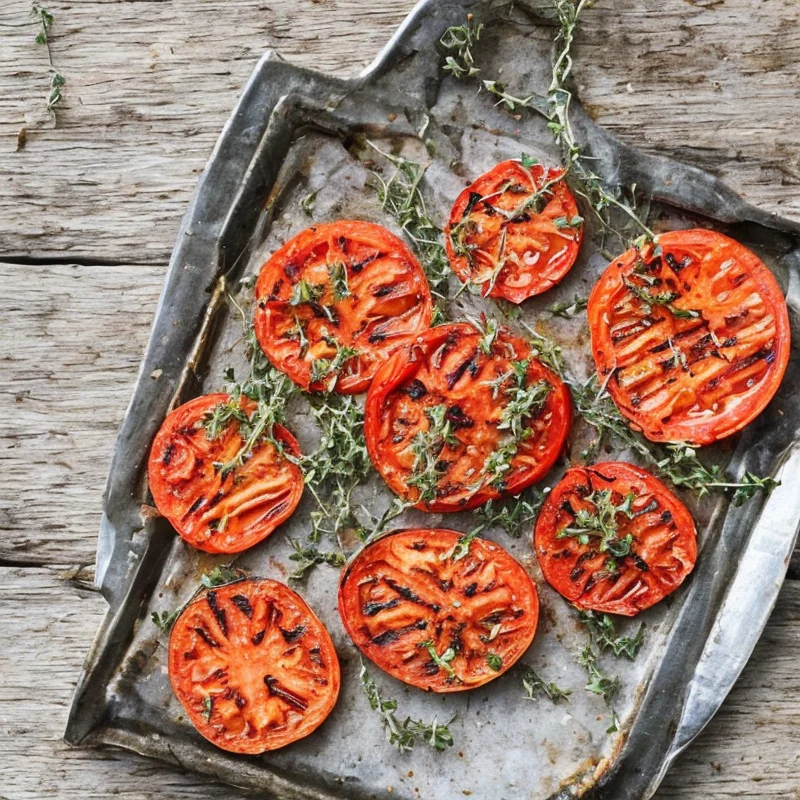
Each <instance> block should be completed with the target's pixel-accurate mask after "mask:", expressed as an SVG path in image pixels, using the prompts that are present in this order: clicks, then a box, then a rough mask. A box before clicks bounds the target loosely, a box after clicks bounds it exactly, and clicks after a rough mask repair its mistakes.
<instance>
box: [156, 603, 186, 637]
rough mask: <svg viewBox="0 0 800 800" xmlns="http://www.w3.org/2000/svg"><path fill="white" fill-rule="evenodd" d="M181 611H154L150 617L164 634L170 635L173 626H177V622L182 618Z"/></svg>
mask: <svg viewBox="0 0 800 800" xmlns="http://www.w3.org/2000/svg"><path fill="white" fill-rule="evenodd" d="M180 613H181V609H180V608H179V609H177V610H176V611H161V612H160V613H159V612H158V611H153V613H152V614H151V615H150V619H152V620H153V622H154V623H155V624H156V625H157V626H158V627H159V628H160V629H161V632H162V633H169V632H170V631H171V630H172V626H173V625H174V624H175V620H176V619H178V617H179V616H180Z"/></svg>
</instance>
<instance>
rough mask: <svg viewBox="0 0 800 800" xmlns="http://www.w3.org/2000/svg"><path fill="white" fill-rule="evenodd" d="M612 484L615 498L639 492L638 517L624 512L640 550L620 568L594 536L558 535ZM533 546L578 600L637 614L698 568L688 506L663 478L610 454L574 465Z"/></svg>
mask: <svg viewBox="0 0 800 800" xmlns="http://www.w3.org/2000/svg"><path fill="white" fill-rule="evenodd" d="M606 490H611V491H612V492H613V495H612V497H614V501H615V505H616V504H619V502H620V501H621V500H623V499H624V498H625V496H626V495H627V494H628V493H629V492H632V493H633V494H634V497H635V500H634V503H633V513H634V514H635V517H634V518H633V519H628V518H627V517H626V516H625V515H623V514H619V515H617V517H616V520H617V523H618V534H617V535H618V537H625V536H626V535H627V534H628V533H630V534H631V535H632V537H633V543H632V545H631V551H632V555H628V556H624V557H621V558H619V559H617V562H618V566H617V571H616V572H615V573H613V574H610V573H609V571H608V569H607V564H608V560H607V558H608V557H607V555H606V554H603V553H599V552H598V551H597V549H596V547H593V546H592V541H590V543H589V544H581V543H580V542H579V540H578V539H577V538H575V537H573V536H565V537H563V538H558V537H557V534H558V533H559V532H560V531H562V530H563V529H564V528H566V527H568V526H569V525H572V524H573V523H574V521H575V516H574V512H576V511H577V510H579V509H582V508H585V509H587V510H588V511H589V512H593V511H595V510H596V507H595V506H594V505H593V503H592V502H591V501H589V500H587V499H586V498H587V497H588V496H589V494H590V493H591V492H597V491H606ZM533 548H534V550H535V552H536V556H537V558H538V559H539V565H540V566H541V568H542V573H543V575H544V577H545V579H546V580H547V582H548V583H549V584H550V585H551V586H552V587H553V588H554V589H555V590H556V591H557V592H558V593H559V594H560V595H562V597H564V598H566V599H567V600H569V601H570V602H571V603H572V604H573V605H575V606H576V607H577V608H580V609H591V610H594V611H601V612H605V613H608V614H621V615H623V616H626V617H632V616H635V615H636V614H638V613H639V612H640V611H644V609H646V608H649V607H650V606H652V605H654V604H655V603H657V602H659V601H660V600H662V599H663V598H664V597H666V596H667V595H668V594H670V593H671V592H673V591H675V589H677V588H678V586H680V585H681V583H683V581H684V579H685V578H686V576H687V575H688V574H689V573H690V572H691V571H692V570H693V569H694V565H695V562H696V560H697V531H696V529H695V525H694V520H693V519H692V516H691V514H690V513H689V511H688V510H687V508H686V506H684V505H683V503H681V501H680V500H679V499H678V498H677V497H675V495H674V494H672V492H670V491H669V489H667V487H666V486H664V484H663V483H661V481H659V480H658V479H657V478H655V477H654V476H653V475H651V474H650V473H649V472H646V471H645V470H643V469H640V468H639V467H636V466H634V465H633V464H628V463H625V462H622V461H619V462H613V461H610V462H604V463H600V464H594V465H592V466H590V467H572V468H571V469H569V470H567V472H566V474H565V475H564V477H563V478H562V479H561V481H560V482H559V483H558V485H557V486H556V487H555V488H554V489H553V490H552V491H551V492H550V493H549V494H548V496H547V498H546V499H545V501H544V504H543V506H542V510H541V512H540V513H539V517H538V519H537V520H536V526H535V529H534V540H533Z"/></svg>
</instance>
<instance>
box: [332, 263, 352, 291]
mask: <svg viewBox="0 0 800 800" xmlns="http://www.w3.org/2000/svg"><path fill="white" fill-rule="evenodd" d="M328 277H329V278H330V281H331V289H332V290H333V297H334V299H335V300H344V298H345V297H350V295H351V294H352V293H351V292H350V285H349V284H348V282H347V265H346V264H343V263H342V262H341V261H337V262H336V263H334V264H330V265H329V266H328Z"/></svg>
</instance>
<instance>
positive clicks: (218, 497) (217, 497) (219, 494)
mask: <svg viewBox="0 0 800 800" xmlns="http://www.w3.org/2000/svg"><path fill="white" fill-rule="evenodd" d="M223 497H225V492H223V491H219V492H217V493H216V494H215V495H214V496H213V497H212V498H211V500H209V501H208V507H209V508H214V506H215V505H216V504H217V503H219V501H220V500H222V498H223Z"/></svg>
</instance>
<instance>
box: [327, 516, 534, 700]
mask: <svg viewBox="0 0 800 800" xmlns="http://www.w3.org/2000/svg"><path fill="white" fill-rule="evenodd" d="M460 539H461V534H460V533H457V532H456V531H448V530H441V529H435V530H425V529H421V530H406V531H399V532H395V533H391V534H389V535H387V536H384V537H383V538H381V539H379V540H378V541H376V542H375V543H373V544H371V545H368V546H367V547H365V548H364V549H363V550H362V551H361V552H360V553H359V554H358V555H357V556H356V557H355V558H354V559H353V561H352V562H351V563H350V565H349V566H348V567H347V568H346V569H345V571H344V573H343V575H342V581H341V584H340V586H339V614H340V615H341V617H342V622H343V623H344V626H345V628H346V629H347V632H348V633H349V634H350V637H351V638H352V639H353V641H354V642H355V644H356V646H357V647H358V648H359V649H360V650H361V651H362V652H363V653H364V655H366V656H367V657H368V658H369V659H370V660H372V661H374V662H375V664H377V665H378V666H379V667H380V668H381V669H383V670H385V671H386V672H388V673H389V674H390V675H392V676H393V677H395V678H397V679H398V680H401V681H404V682H405V683H410V684H411V685H412V686H418V687H419V688H420V689H425V690H427V691H432V692H459V691H462V690H464V689H474V688H476V687H477V686H482V685H483V684H484V683H487V682H488V681H491V680H493V679H494V678H496V677H498V676H499V675H502V674H503V673H504V672H505V671H506V670H507V669H509V668H510V667H511V665H512V664H513V663H514V662H515V661H516V660H517V659H518V658H519V657H520V656H521V655H522V654H523V653H524V652H525V651H526V650H527V649H528V647H529V645H530V643H531V642H532V641H533V636H534V634H535V633H536V623H537V621H538V618H539V598H538V595H537V594H536V587H535V586H534V585H533V581H532V580H531V579H530V577H529V576H528V573H527V572H525V570H524V569H523V568H522V567H521V566H520V565H519V564H518V563H517V562H516V561H515V560H514V559H513V558H512V557H511V556H510V555H509V554H508V553H507V552H506V551H505V550H503V548H502V547H500V545H497V544H494V542H489V541H487V540H485V539H474V540H473V541H472V543H471V544H470V546H469V550H468V551H467V553H466V555H464V556H463V557H462V558H456V557H455V556H456V555H457V550H456V549H455V548H457V546H458V544H459V540H460Z"/></svg>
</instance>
